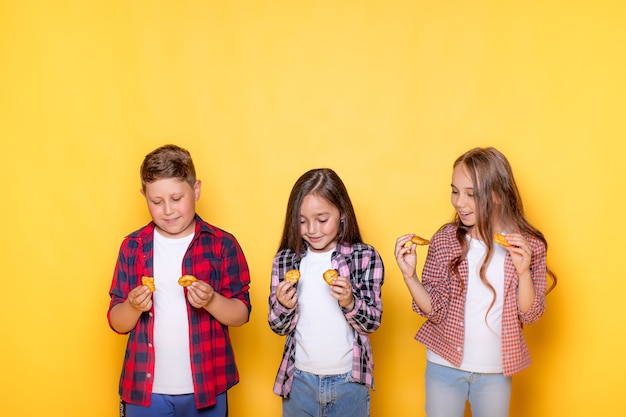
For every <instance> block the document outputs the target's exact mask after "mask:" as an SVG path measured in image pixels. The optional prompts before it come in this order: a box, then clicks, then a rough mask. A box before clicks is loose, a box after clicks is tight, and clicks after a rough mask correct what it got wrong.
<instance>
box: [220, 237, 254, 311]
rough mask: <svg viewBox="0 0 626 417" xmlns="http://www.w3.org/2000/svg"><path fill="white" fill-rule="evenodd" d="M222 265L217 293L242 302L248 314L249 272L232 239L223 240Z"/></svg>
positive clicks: (240, 250)
mask: <svg viewBox="0 0 626 417" xmlns="http://www.w3.org/2000/svg"><path fill="white" fill-rule="evenodd" d="M223 249H224V254H223V260H224V262H223V264H222V272H221V279H220V282H221V287H220V290H219V292H220V293H221V295H223V296H225V297H228V298H235V299H238V300H240V301H242V302H243V303H244V304H245V305H246V307H248V314H249V313H250V311H251V309H252V305H251V303H250V293H249V290H250V271H249V269H248V262H247V261H246V257H245V255H244V253H243V250H242V249H241V246H239V243H238V242H237V240H236V239H235V238H234V237H231V238H230V239H225V242H224V248H223Z"/></svg>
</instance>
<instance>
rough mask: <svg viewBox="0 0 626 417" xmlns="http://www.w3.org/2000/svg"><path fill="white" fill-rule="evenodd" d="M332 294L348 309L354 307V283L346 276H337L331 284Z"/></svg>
mask: <svg viewBox="0 0 626 417" xmlns="http://www.w3.org/2000/svg"><path fill="white" fill-rule="evenodd" d="M330 295H332V296H333V297H334V298H336V299H337V301H339V305H340V306H341V307H343V308H345V309H346V310H348V311H349V310H352V309H353V308H354V294H352V284H351V283H350V280H349V279H348V278H346V277H337V278H335V279H334V280H333V285H331V286H330Z"/></svg>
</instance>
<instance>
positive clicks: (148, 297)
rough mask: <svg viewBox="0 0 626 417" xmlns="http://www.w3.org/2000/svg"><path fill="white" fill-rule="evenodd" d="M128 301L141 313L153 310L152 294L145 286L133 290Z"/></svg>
mask: <svg viewBox="0 0 626 417" xmlns="http://www.w3.org/2000/svg"><path fill="white" fill-rule="evenodd" d="M126 300H127V301H128V303H129V304H130V305H131V306H132V307H133V308H135V309H137V310H139V311H150V309H151V308H152V292H150V290H149V289H148V287H146V286H145V285H140V286H138V287H137V288H135V289H133V290H131V291H130V292H129V293H128V298H127V299H126Z"/></svg>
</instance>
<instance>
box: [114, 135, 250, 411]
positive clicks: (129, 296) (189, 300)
mask: <svg viewBox="0 0 626 417" xmlns="http://www.w3.org/2000/svg"><path fill="white" fill-rule="evenodd" d="M141 185H142V189H141V192H142V194H143V195H144V197H145V198H146V202H147V204H148V211H149V212H150V217H151V218H152V221H151V222H150V223H149V224H148V225H146V226H144V227H143V228H141V229H139V230H138V231H136V232H134V233H132V234H130V235H129V236H127V237H126V238H125V239H124V241H123V242H122V245H121V248H120V251H119V256H118V260H117V265H116V267H115V272H114V275H113V281H112V283H111V289H110V291H109V295H110V296H111V302H110V305H109V310H108V314H107V317H108V320H109V325H110V326H111V328H112V329H113V330H114V331H116V332H117V333H121V334H126V333H128V334H129V336H128V344H127V347H126V354H125V356H124V365H123V368H122V375H121V378H120V387H119V391H120V397H121V406H120V410H121V415H125V416H127V417H144V416H154V415H162V416H185V417H199V416H202V417H207V416H210V417H214V416H220V417H221V416H226V415H227V413H228V403H227V396H226V392H227V390H228V389H229V388H230V387H232V386H233V385H235V384H236V383H237V382H238V381H239V375H238V372H237V368H236V366H235V359H234V354H233V349H232V346H231V343H230V338H229V334H228V326H241V325H243V324H245V323H246V322H247V321H248V319H249V316H250V310H251V305H250V296H249V294H248V289H249V284H250V274H249V271H248V265H247V262H246V259H245V257H244V254H243V252H242V250H241V248H240V246H239V244H238V242H237V240H236V239H235V237H234V236H232V235H231V234H229V233H227V232H225V231H223V230H221V229H218V228H216V227H214V226H212V225H210V224H208V223H206V222H204V221H203V220H202V219H201V218H200V217H199V216H198V215H197V214H196V212H195V203H196V201H198V199H199V198H200V181H198V180H196V174H195V169H194V165H193V161H192V159H191V156H190V154H189V152H188V151H187V150H185V149H182V148H180V147H178V146H176V145H165V146H162V147H160V148H158V149H156V150H154V151H153V152H151V153H149V154H148V155H146V157H145V159H144V161H143V163H142V165H141ZM185 275H192V276H194V277H195V278H196V279H197V281H196V282H193V283H192V284H191V285H189V286H187V287H182V286H181V285H179V283H178V279H179V278H181V277H182V276H185ZM142 277H153V278H154V286H155V289H154V293H153V292H151V290H150V288H149V287H148V286H147V285H142Z"/></svg>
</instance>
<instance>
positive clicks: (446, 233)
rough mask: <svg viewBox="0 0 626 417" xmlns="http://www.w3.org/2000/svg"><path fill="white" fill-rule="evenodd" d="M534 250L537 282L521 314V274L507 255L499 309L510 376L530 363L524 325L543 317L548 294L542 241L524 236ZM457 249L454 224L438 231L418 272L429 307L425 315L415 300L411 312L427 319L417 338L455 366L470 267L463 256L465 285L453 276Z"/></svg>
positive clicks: (460, 351)
mask: <svg viewBox="0 0 626 417" xmlns="http://www.w3.org/2000/svg"><path fill="white" fill-rule="evenodd" d="M524 238H525V239H526V240H527V241H528V243H529V244H530V247H531V249H532V258H531V262H530V270H531V275H532V279H533V283H534V286H535V292H536V296H535V300H534V301H533V304H532V306H531V307H530V309H529V310H528V311H527V312H525V313H523V312H521V311H520V309H519V306H518V303H517V287H518V283H519V277H518V275H517V271H516V269H515V266H514V265H513V262H512V260H511V257H510V255H508V253H507V255H506V258H505V261H504V306H503V309H502V366H503V373H504V375H507V376H509V375H512V374H514V373H517V372H519V371H521V370H523V369H524V368H526V367H528V366H529V365H530V362H531V361H530V353H529V352H528V348H527V346H526V341H525V340H524V335H523V333H522V327H523V325H524V324H530V323H533V322H535V321H537V320H539V318H540V317H541V316H542V315H543V312H544V310H545V306H546V305H545V293H546V248H545V245H544V244H543V242H541V241H540V240H538V239H536V238H534V237H532V236H524ZM460 253H461V246H460V245H459V242H458V241H457V238H456V228H455V227H454V226H452V225H447V226H445V227H443V228H442V229H441V230H440V231H439V232H437V233H436V234H435V235H434V236H433V238H432V240H431V242H430V246H429V248H428V256H427V257H426V261H425V263H424V270H423V272H422V283H423V284H424V288H426V290H427V291H428V293H429V294H430V297H431V302H432V311H431V312H430V314H426V313H424V312H423V311H421V310H420V309H419V307H417V305H416V304H415V302H413V310H414V311H416V312H417V313H418V314H420V315H421V316H423V317H426V318H427V319H428V320H427V321H426V322H425V323H424V325H423V326H422V327H421V328H420V330H419V331H418V332H417V335H416V336H415V338H416V339H417V340H418V341H419V342H421V343H423V344H424V345H426V347H428V348H429V349H430V350H432V351H433V352H435V353H437V354H438V355H440V356H442V357H444V358H445V359H446V360H448V361H449V362H450V363H452V364H453V365H455V366H459V365H460V364H461V360H462V358H463V340H464V326H463V323H464V311H465V296H466V292H467V291H466V288H467V277H468V266H467V259H465V260H464V261H463V262H462V263H461V264H460V266H459V272H460V274H461V277H462V279H463V285H461V284H460V283H459V280H458V279H457V278H456V277H455V276H454V274H453V272H452V270H451V268H450V267H449V265H450V262H451V261H452V260H453V259H454V258H455V257H457V256H459V255H460Z"/></svg>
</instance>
